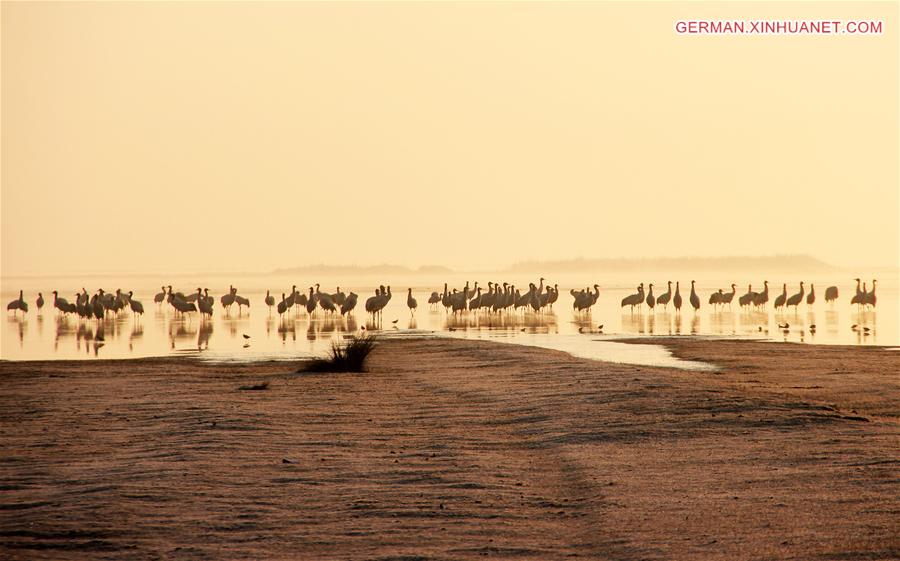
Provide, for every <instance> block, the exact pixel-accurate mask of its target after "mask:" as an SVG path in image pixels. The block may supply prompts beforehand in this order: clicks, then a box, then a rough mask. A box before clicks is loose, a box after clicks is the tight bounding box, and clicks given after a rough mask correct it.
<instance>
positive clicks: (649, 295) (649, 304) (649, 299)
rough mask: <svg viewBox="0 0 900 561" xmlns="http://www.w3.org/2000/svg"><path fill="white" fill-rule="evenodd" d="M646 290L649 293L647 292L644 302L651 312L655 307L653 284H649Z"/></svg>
mask: <svg viewBox="0 0 900 561" xmlns="http://www.w3.org/2000/svg"><path fill="white" fill-rule="evenodd" d="M647 288H649V291H648V292H647V300H646V301H647V307H648V308H650V309H651V310H652V309H653V307H654V306H656V298H654V297H653V283H652V282H651V283H650V285H649V286H648V287H647Z"/></svg>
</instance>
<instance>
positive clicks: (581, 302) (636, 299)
mask: <svg viewBox="0 0 900 561" xmlns="http://www.w3.org/2000/svg"><path fill="white" fill-rule="evenodd" d="M545 280H546V279H544V278H543V277H542V278H540V280H539V283H538V284H535V283H529V285H528V290H527V291H524V292H522V290H521V289H520V288H518V287H516V285H514V284H512V283H507V282H503V283H499V282H493V281H492V282H488V283H487V289H485V288H484V287H483V286H479V285H478V282H477V281H476V282H475V283H474V285H473V286H472V287H471V288H470V286H469V283H468V282H466V284H465V286H463V287H462V288H460V289H457V288H453V289H450V288H449V287H448V284H447V283H444V289H443V291H434V292H432V293H431V295H430V296H429V297H428V305H429V306H430V307H431V308H432V309H435V310H436V309H439V307H440V306H443V307H444V308H445V309H446V310H447V312H448V313H452V314H460V313H463V312H466V311H476V312H482V313H502V312H504V311H508V310H512V311H513V312H518V311H519V310H524V311H531V312H535V313H541V312H543V311H544V310H545V309H547V308H549V309H551V310H552V308H553V304H554V303H555V302H556V301H557V300H558V299H559V286H558V285H557V284H554V285H552V286H551V285H550V284H546V285H545V284H544V281H545ZM854 280H855V281H856V294H855V295H854V296H853V298H852V299H851V300H850V303H851V304H854V305H857V306H860V307H861V308H862V307H866V308H868V307H872V308H874V307H875V304H876V302H877V297H876V294H875V289H876V283H877V282H878V281H877V280H874V279H873V280H872V289H871V291H870V290H869V289H868V286H867V285H866V283H862V282H861V280H860V279H858V278H857V279H854ZM667 284H668V290H667V291H666V292H664V293H662V294H660V295H658V296H655V295H654V294H653V286H654V285H653V283H650V284H649V285H648V291H647V293H646V294H645V292H644V283H641V284H639V285H638V286H637V292H636V293H635V294H631V295H628V296H626V297H625V298H623V299H622V302H621V307H622V308H625V307H626V306H627V307H630V309H631V311H632V312H633V311H634V309H635V308H637V309H638V311H640V310H642V308H643V306H644V305H646V306H647V307H648V308H649V309H650V310H653V309H654V308H655V307H656V306H661V307H663V308H664V309H668V306H669V303H671V304H672V306H673V307H674V308H675V311H676V313H680V311H681V307H682V305H683V298H682V296H681V284H680V282H675V292H674V293H673V292H672V282H671V281H669V282H668V283H667ZM161 288H162V290H161V292H159V293H157V294H156V295H155V296H154V297H153V302H154V303H155V304H157V305H159V306H162V305H164V304H166V305H170V306H171V307H172V308H173V309H174V312H175V314H176V315H179V314H181V315H183V314H188V313H192V312H199V314H200V316H201V318H209V317H212V314H213V309H214V307H215V298H214V297H213V296H210V295H209V289H208V288H205V289H202V288H197V290H196V291H195V292H190V293H188V294H185V293H183V292H175V291H173V289H172V286H171V285H170V286H163V287H161ZM569 293H570V294H571V296H572V299H573V300H572V309H573V310H574V311H576V312H580V313H584V312H589V311H590V309H591V307H593V305H594V304H596V302H597V300H598V299H599V297H600V286H599V285H598V284H594V285H593V286H589V287H585V288H582V289H580V290H575V289H572V290H570V291H569ZM133 295H134V292H133V291H131V290H129V291H128V292H125V291H123V290H121V289H117V290H116V291H115V292H112V293H111V292H105V291H104V290H103V289H99V290H97V292H95V293H94V294H93V295H91V294H89V293H88V291H87V290H86V289H84V288H82V290H81V292H79V293H77V294H76V295H75V300H74V302H69V301H68V300H66V299H65V298H63V297H61V296H59V293H58V292H57V291H56V290H54V291H53V307H54V308H56V309H57V310H58V311H59V312H60V313H61V314H64V315H69V314H75V315H77V316H78V317H80V318H84V319H91V318H96V319H98V320H100V319H103V318H105V317H106V316H107V315H108V314H116V315H118V314H119V312H121V311H123V310H125V309H130V310H131V312H132V313H133V314H134V315H135V316H136V317H137V316H140V315H141V314H143V313H144V305H143V304H142V303H141V302H140V301H138V300H136V299H134V297H133ZM391 296H392V293H391V287H390V286H389V285H388V286H384V285H382V286H379V287H378V288H377V289H375V293H374V295H373V296H370V297H368V298H367V299H366V300H365V302H364V307H365V311H366V313H367V314H371V315H372V318H373V320H377V319H380V318H381V314H382V311H383V310H384V308H385V307H386V306H387V305H388V303H389V302H390V301H391ZM735 296H737V285H735V284H732V285H731V291H730V292H726V291H725V290H723V289H721V288H720V289H719V290H718V291H716V292H713V293H712V294H710V296H709V299H708V302H709V304H710V305H712V306H713V307H714V309H718V308H721V307H725V306H728V307H729V308H730V307H731V306H732V303H733V302H734V299H735ZM804 297H805V301H806V304H807V305H808V306H810V305H812V304H813V303H814V302H815V301H816V292H815V287H814V286H813V285H812V284H810V286H809V292H808V293H807V292H806V291H805V284H804V283H803V282H800V291H799V292H797V293H795V294H792V295H790V296H788V291H787V284H786V283H785V284H784V285H782V292H781V294H779V295H778V296H776V297H775V300H774V301H773V305H774V307H775V309H784V308H790V307H794V308H795V309H797V307H798V306H799V305H800V304H801V303H803V301H804ZM837 298H838V289H837V287H836V286H829V287H828V288H826V289H825V301H826V302H834V301H835V300H837ZM358 299H359V296H358V295H357V294H356V293H355V292H352V291H351V292H349V293H345V292H343V291H342V290H341V288H340V287H337V291H336V292H333V293H327V292H322V291H321V290H320V286H319V284H316V285H314V286H311V287H309V289H308V291H307V292H301V291H298V290H297V286H296V285H294V286H293V287H292V288H291V291H290V293H286V292H283V293H282V294H281V301H276V299H275V297H274V296H273V295H272V294H271V292H270V291H268V290H267V291H266V296H265V299H264V303H265V305H266V306H268V307H269V309H270V311H271V310H272V309H273V308H274V309H275V310H276V311H277V312H278V314H279V315H281V316H283V315H284V314H286V313H288V312H290V311H291V310H294V311H295V313H300V311H301V310H305V311H306V313H307V314H309V315H310V316H312V315H313V314H314V313H316V310H319V309H321V310H322V312H323V313H325V314H337V313H340V314H341V315H342V316H343V315H346V314H349V313H351V312H353V311H354V310H355V309H356V306H357V303H358ZM737 301H738V305H739V306H740V307H742V308H747V309H764V308H765V307H766V305H767V303H768V302H769V282H768V281H763V290H762V291H760V292H754V291H753V286H752V285H749V286H748V287H747V292H746V293H744V294H741V295H740V296H738V297H737ZM219 302H220V304H221V305H222V307H223V308H224V309H225V310H226V312H227V311H229V310H230V309H231V307H232V306H234V305H235V304H236V305H237V306H238V309H239V310H242V309H243V308H244V307H245V306H246V307H248V308H249V307H250V300H249V299H248V298H245V297H243V296H241V295H240V294H238V291H237V288H235V287H234V286H229V289H228V292H227V293H225V294H224V295H222V296H221V297H220V298H219ZM688 302H689V303H690V305H691V307H692V308H693V309H694V311H697V310H699V309H700V304H701V303H700V296H699V295H698V294H697V291H696V287H695V281H691V291H690V294H689V296H688ZM44 304H45V302H44V296H43V294H42V293H38V296H37V299H36V300H35V305H36V307H37V309H38V310H41V309H42V308H43V306H44ZM406 305H407V307H408V308H409V310H410V313H415V311H416V309H417V308H418V302H417V300H416V299H415V298H414V297H413V295H412V288H409V289H408V290H407V297H406ZM6 309H7V310H13V311H14V313H15V312H19V311H21V312H23V314H24V313H26V312H28V303H27V302H26V301H25V298H24V294H23V291H21V290H20V291H19V297H18V298H17V299H15V300H13V301H12V302H10V303H9V304H8V305H7V306H6Z"/></svg>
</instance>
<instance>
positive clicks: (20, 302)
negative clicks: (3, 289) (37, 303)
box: [6, 290, 28, 314]
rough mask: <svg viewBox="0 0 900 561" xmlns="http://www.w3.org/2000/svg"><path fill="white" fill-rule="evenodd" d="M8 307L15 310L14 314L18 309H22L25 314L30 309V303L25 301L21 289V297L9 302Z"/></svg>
mask: <svg viewBox="0 0 900 561" xmlns="http://www.w3.org/2000/svg"><path fill="white" fill-rule="evenodd" d="M6 309H7V310H13V314H15V313H16V311H17V310H22V314H25V312H27V311H28V303H26V302H25V298H24V297H23V294H22V291H21V290H20V291H19V297H18V298H17V299H16V300H13V301H12V302H10V303H9V304H7V305H6Z"/></svg>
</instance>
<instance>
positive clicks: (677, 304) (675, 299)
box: [672, 281, 681, 312]
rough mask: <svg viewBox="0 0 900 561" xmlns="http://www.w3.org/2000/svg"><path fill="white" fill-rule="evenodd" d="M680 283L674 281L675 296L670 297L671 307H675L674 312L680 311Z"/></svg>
mask: <svg viewBox="0 0 900 561" xmlns="http://www.w3.org/2000/svg"><path fill="white" fill-rule="evenodd" d="M680 284H681V283H680V282H679V281H675V296H673V297H672V305H674V306H675V311H676V312H680V311H681V287H680Z"/></svg>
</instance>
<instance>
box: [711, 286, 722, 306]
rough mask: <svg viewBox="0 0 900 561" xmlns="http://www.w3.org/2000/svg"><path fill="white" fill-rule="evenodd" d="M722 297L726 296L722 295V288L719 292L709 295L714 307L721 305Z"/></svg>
mask: <svg viewBox="0 0 900 561" xmlns="http://www.w3.org/2000/svg"><path fill="white" fill-rule="evenodd" d="M722 296H724V294H723V293H722V289H721V288H720V289H719V291H718V292H713V293H712V294H710V295H709V303H710V304H711V305H713V306H716V305H718V304H721V303H722Z"/></svg>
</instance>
